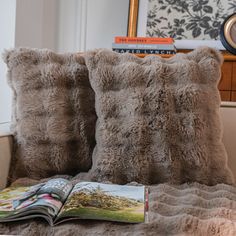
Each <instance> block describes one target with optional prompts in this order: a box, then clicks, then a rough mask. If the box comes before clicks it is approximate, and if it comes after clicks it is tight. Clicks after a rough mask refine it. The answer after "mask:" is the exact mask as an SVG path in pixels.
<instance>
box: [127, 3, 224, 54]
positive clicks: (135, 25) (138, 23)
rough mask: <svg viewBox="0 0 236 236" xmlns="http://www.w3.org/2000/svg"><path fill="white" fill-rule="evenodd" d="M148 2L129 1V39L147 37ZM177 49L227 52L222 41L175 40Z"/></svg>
mask: <svg viewBox="0 0 236 236" xmlns="http://www.w3.org/2000/svg"><path fill="white" fill-rule="evenodd" d="M148 2H149V1H148V0H130V1H129V16H128V29H127V36H128V37H136V36H139V37H147V36H146V28H147V13H148ZM175 46H176V48H177V49H195V48H197V47H199V46H210V47H214V48H216V49H219V50H225V47H224V46H223V44H222V43H221V41H220V40H195V39H194V40H192V39H185V40H183V39H181V40H175Z"/></svg>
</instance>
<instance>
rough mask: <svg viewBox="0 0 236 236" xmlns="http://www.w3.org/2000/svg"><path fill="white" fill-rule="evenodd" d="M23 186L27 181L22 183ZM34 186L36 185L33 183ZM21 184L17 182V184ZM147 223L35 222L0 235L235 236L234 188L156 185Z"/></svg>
mask: <svg viewBox="0 0 236 236" xmlns="http://www.w3.org/2000/svg"><path fill="white" fill-rule="evenodd" d="M24 183H25V184H26V185H28V184H27V182H26V181H24ZM33 183H34V184H36V182H33ZM18 184H20V181H18ZM149 190H150V194H149V222H148V223H145V224H120V223H112V222H103V221H91V220H77V221H74V222H67V223H66V224H61V225H58V226H56V227H50V226H49V225H48V223H47V222H46V221H45V220H40V219H34V220H27V221H20V222H12V223H4V224H3V223H2V224H0V234H11V235H18V234H20V235H26V236H34V235H57V236H70V235H88V236H91V235H94V236H98V235H102V236H105V235H107V236H111V235H113V236H114V235H118V236H120V235H135V236H136V235H153V236H154V235H155V236H157V235H161V236H163V235H181V236H187V235H188V236H193V235H195V236H200V235H202V236H206V235H207V236H216V235H217V236H226V235H227V236H235V235H236V214H235V212H236V188H235V187H233V186H229V185H225V184H218V185H215V186H212V187H209V186H205V185H201V184H197V183H192V184H183V185H179V186H172V185H169V184H159V185H153V186H150V187H149Z"/></svg>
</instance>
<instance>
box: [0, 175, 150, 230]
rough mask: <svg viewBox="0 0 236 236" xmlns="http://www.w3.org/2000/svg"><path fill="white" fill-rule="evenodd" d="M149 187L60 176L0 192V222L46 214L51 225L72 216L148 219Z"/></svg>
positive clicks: (133, 220)
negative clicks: (78, 181) (69, 179)
mask: <svg viewBox="0 0 236 236" xmlns="http://www.w3.org/2000/svg"><path fill="white" fill-rule="evenodd" d="M147 200H148V194H147V189H146V188H145V187H144V186H127V185H115V184H101V183H95V182H80V183H77V184H75V185H74V186H73V185H72V183H71V182H70V181H68V180H66V179H62V178H57V179H52V180H49V181H48V182H46V183H42V184H37V185H34V186H29V187H9V188H6V189H4V190H2V191H1V192H0V222H10V221H18V220H25V219H29V218H35V217H43V218H44V219H46V220H47V221H48V222H49V224H50V225H51V226H53V225H56V224H59V223H61V222H63V221H67V220H72V219H96V220H110V221H120V222H128V223H139V222H145V216H147V211H146V208H147Z"/></svg>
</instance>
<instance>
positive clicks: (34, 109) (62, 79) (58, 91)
mask: <svg viewBox="0 0 236 236" xmlns="http://www.w3.org/2000/svg"><path fill="white" fill-rule="evenodd" d="M4 60H5V62H6V64H7V66H8V82H9V85H10V86H11V88H12V90H13V96H14V97H13V110H12V115H13V116H12V131H13V133H14V138H15V154H14V155H13V157H14V159H13V160H12V167H13V168H12V169H11V173H12V176H11V177H12V178H13V179H16V178H17V177H21V176H29V177H32V178H45V177H48V176H52V175H54V174H75V173H78V172H80V171H87V170H88V169H89V168H90V167H91V163H92V158H91V156H92V150H93V147H94V145H95V138H94V136H95V134H94V133H95V122H96V113H95V109H94V92H93V90H92V89H91V86H90V83H89V80H88V70H87V67H86V65H85V63H84V58H83V57H82V56H80V55H78V54H76V53H74V54H64V55H60V54H56V53H53V52H51V51H49V50H37V49H26V48H20V49H15V50H9V51H6V53H5V55H4Z"/></svg>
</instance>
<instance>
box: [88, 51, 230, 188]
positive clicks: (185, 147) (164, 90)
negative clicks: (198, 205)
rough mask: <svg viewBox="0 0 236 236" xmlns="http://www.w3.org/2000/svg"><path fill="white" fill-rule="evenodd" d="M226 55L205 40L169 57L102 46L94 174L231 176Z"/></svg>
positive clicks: (174, 178) (97, 63)
mask: <svg viewBox="0 0 236 236" xmlns="http://www.w3.org/2000/svg"><path fill="white" fill-rule="evenodd" d="M221 64H222V57H221V55H220V54H219V53H218V52H217V51H215V50H214V49H210V48H199V49H197V50H195V51H193V52H191V53H188V54H177V55H176V56H174V57H172V58H171V59H163V58H161V57H157V56H147V57H145V58H144V59H142V58H138V57H136V56H134V55H131V54H118V53H115V52H111V51H108V50H96V51H92V52H90V53H88V54H87V56H86V65H87V66H88V70H89V78H90V82H91V85H92V88H93V89H94V91H95V100H96V112H97V116H98V120H97V126H96V141H97V145H96V147H95V149H94V153H93V167H92V170H91V171H90V175H91V177H92V179H93V180H96V181H106V180H108V181H112V182H115V183H120V184H123V183H127V182H130V181H137V182H140V183H143V184H153V183H160V182H171V183H182V182H188V181H197V182H200V183H204V184H210V185H212V184H216V183H221V182H223V183H229V184H231V183H233V177H232V173H231V172H230V170H229V168H228V167H227V155H226V152H225V148H224V146H223V143H222V141H221V137H222V131H221V123H220V118H219V105H220V96H219V92H218V89H217V83H218V81H219V78H220V74H221V73H220V66H221Z"/></svg>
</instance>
